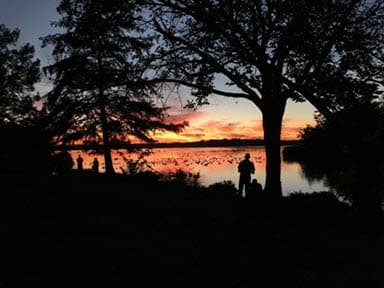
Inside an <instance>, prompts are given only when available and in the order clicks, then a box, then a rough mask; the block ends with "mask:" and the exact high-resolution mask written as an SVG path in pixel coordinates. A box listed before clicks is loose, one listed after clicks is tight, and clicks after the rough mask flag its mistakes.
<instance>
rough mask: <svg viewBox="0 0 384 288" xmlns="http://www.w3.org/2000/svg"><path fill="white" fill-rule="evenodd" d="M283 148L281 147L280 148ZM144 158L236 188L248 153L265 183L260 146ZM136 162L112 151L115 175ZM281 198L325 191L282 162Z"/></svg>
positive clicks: (159, 167) (162, 151)
mask: <svg viewBox="0 0 384 288" xmlns="http://www.w3.org/2000/svg"><path fill="white" fill-rule="evenodd" d="M282 149H283V147H282ZM152 152H153V153H152V154H151V155H149V156H147V157H146V159H147V161H148V163H149V164H150V165H151V167H152V168H153V169H154V170H156V171H158V172H174V171H176V170H178V169H182V170H184V171H186V172H191V173H193V174H197V173H198V174H199V175H200V178H199V182H200V183H201V184H202V185H210V184H213V183H216V182H222V181H232V182H233V183H235V185H236V187H237V183H238V173H237V165H238V163H239V162H240V161H241V160H242V159H243V158H244V155H245V153H250V154H251V160H252V161H253V162H254V164H255V167H256V172H255V174H254V176H253V177H256V178H257V179H258V181H259V182H260V183H262V184H263V186H264V181H265V150H264V147H263V146H252V147H248V146H242V147H193V148H185V147H182V148H156V149H153V150H152ZM79 153H80V154H81V155H82V157H83V158H84V168H85V169H88V168H90V167H91V165H92V161H93V158H94V155H89V154H87V153H86V152H83V151H72V152H71V155H72V158H73V159H76V157H77V155H78V154H79ZM96 157H97V158H98V160H99V162H100V171H104V161H103V157H102V156H101V155H100V156H99V155H98V156H96ZM125 157H126V158H129V159H132V160H136V159H137V155H136V154H128V153H127V152H125V150H118V151H113V161H114V167H115V170H116V172H121V171H124V170H126V167H127V164H126V161H125V160H124V158H125ZM281 180H282V189H283V195H288V194H290V193H292V192H318V191H329V190H330V189H329V188H327V187H326V186H325V185H324V183H323V182H322V181H318V180H313V181H309V180H307V179H306V178H305V177H304V175H303V172H302V170H301V166H300V164H299V163H287V162H284V161H283V162H282V171H281Z"/></svg>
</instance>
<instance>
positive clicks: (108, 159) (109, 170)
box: [99, 90, 115, 174]
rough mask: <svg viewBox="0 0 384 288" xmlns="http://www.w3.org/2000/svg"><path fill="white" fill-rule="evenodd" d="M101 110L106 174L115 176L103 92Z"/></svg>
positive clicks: (100, 100) (101, 92) (100, 102)
mask: <svg viewBox="0 0 384 288" xmlns="http://www.w3.org/2000/svg"><path fill="white" fill-rule="evenodd" d="M99 109H100V121H101V127H102V132H103V153H104V162H105V173H106V174H114V173H115V170H114V169H113V163H112V152H111V144H110V141H109V126H108V120H107V112H106V110H105V99H104V95H103V90H100V94H99Z"/></svg>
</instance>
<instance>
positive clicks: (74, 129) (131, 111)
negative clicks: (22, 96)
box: [43, 0, 186, 173]
mask: <svg viewBox="0 0 384 288" xmlns="http://www.w3.org/2000/svg"><path fill="white" fill-rule="evenodd" d="M58 12H59V14H60V15H61V16H62V17H61V19H60V20H59V21H58V22H56V23H54V25H56V26H58V27H60V28H62V29H64V30H65V31H64V32H63V33H62V34H55V35H49V36H46V37H44V38H43V45H48V44H53V45H54V50H53V56H54V58H55V63H54V64H52V65H49V66H48V67H45V71H46V72H47V73H48V74H49V75H51V76H52V77H53V78H54V88H53V90H52V91H51V92H50V93H49V94H48V95H47V97H48V102H47V105H48V106H47V107H48V110H49V113H50V115H52V125H53V127H55V131H56V132H57V133H56V135H57V139H58V140H59V141H60V142H62V143H68V142H72V141H74V140H81V141H82V142H83V143H84V144H88V145H91V144H93V145H94V147H96V146H99V145H101V146H102V152H103V154H104V159H105V169H106V173H114V169H113V165H112V157H111V149H112V147H113V146H114V145H118V144H119V143H122V142H124V143H127V142H129V137H128V136H129V135H131V136H135V137H137V138H138V139H140V140H143V141H146V142H150V141H153V138H152V137H151V131H158V130H171V131H179V130H180V129H181V128H182V127H184V125H185V124H186V123H182V124H167V123H165V121H164V119H165V116H166V110H167V108H164V107H157V106H156V105H155V104H154V101H153V98H152V97H153V96H154V95H155V94H156V87H155V86H153V85H148V84H145V83H144V82H143V81H141V80H142V77H143V75H144V74H145V71H146V68H147V67H146V63H145V62H143V61H142V59H144V58H145V57H144V56H145V53H146V51H147V49H148V48H149V46H150V44H151V41H152V39H151V38H149V37H143V36H141V37H139V36H138V32H139V30H140V29H139V28H137V27H135V25H134V23H136V21H137V20H138V17H140V16H139V15H138V14H137V13H136V3H135V1H121V0H98V1H90V0H62V1H61V3H60V5H59V7H58ZM141 32H143V31H141Z"/></svg>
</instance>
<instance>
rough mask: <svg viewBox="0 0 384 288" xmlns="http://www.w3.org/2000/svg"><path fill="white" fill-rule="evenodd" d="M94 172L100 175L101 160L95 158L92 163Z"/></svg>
mask: <svg viewBox="0 0 384 288" xmlns="http://www.w3.org/2000/svg"><path fill="white" fill-rule="evenodd" d="M92 171H93V172H95V173H99V160H97V158H96V157H95V159H93V162H92Z"/></svg>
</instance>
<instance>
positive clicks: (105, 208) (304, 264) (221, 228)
mask: <svg viewBox="0 0 384 288" xmlns="http://www.w3.org/2000/svg"><path fill="white" fill-rule="evenodd" d="M0 178H1V180H2V187H1V193H0V194H1V195H0V208H1V222H0V223H1V226H0V228H1V239H2V242H1V246H0V253H1V255H0V259H1V260H0V263H1V266H0V273H1V274H0V276H1V278H0V287H82V288H85V287H104V288H111V287H338V288H340V287H384V279H383V277H384V273H383V272H384V267H383V259H384V258H383V256H384V242H383V240H384V237H383V233H382V232H383V229H382V228H383V225H381V224H380V223H372V222H370V221H362V220H359V219H357V218H356V217H355V216H353V214H352V213H351V211H350V210H349V208H348V207H346V206H344V205H342V204H341V203H338V202H336V201H333V200H332V199H330V198H329V199H328V198H327V197H323V196H322V197H317V198H316V197H312V198H311V197H297V198H296V199H295V198H294V197H292V198H289V199H288V198H287V199H283V201H281V202H280V203H277V204H273V205H272V204H268V203H260V202H259V203H258V204H256V206H255V207H252V208H251V207H249V206H248V205H247V204H246V203H241V202H239V201H235V200H234V199H233V198H232V197H231V196H230V195H229V194H228V193H222V194H220V193H218V192H217V191H216V192H217V193H216V192H215V191H210V193H208V192H204V193H203V192H197V191H180V189H182V188H181V186H180V187H178V186H177V185H176V186H170V185H166V184H161V183H152V182H151V181H144V182H140V181H137V180H133V179H126V178H123V177H112V178H108V177H103V176H102V177H93V176H68V177H64V176H52V177H43V176H34V177H20V176H12V177H11V176H7V177H0Z"/></svg>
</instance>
